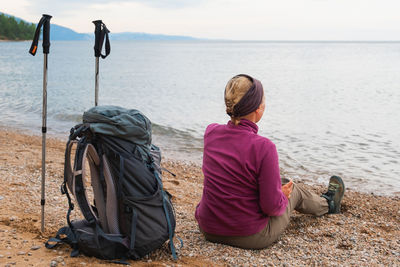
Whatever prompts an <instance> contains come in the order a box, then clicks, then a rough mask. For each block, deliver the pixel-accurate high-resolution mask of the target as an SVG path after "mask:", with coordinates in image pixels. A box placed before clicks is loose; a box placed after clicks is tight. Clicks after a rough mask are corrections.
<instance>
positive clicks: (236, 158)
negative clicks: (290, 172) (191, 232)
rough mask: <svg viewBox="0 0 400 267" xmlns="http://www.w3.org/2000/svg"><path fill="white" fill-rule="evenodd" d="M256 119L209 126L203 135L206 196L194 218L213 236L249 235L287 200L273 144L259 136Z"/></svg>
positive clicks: (285, 203) (279, 210)
mask: <svg viewBox="0 0 400 267" xmlns="http://www.w3.org/2000/svg"><path fill="white" fill-rule="evenodd" d="M257 132H258V127H257V125H256V124H255V123H253V122H251V121H248V120H244V119H242V120H241V122H240V123H239V125H237V126H235V125H234V124H233V123H232V122H230V121H229V122H228V124H226V125H220V124H210V125H209V126H208V127H207V129H206V132H205V134H204V154H203V168H202V169H203V174H204V188H203V196H202V198H201V201H200V203H199V205H198V206H197V208H196V213H195V217H196V219H197V222H198V223H199V226H200V228H201V229H202V230H203V231H205V232H206V233H209V234H215V235H223V236H248V235H253V234H256V233H258V232H260V231H261V230H262V229H263V228H264V227H265V226H266V225H267V223H268V216H279V215H282V214H283V213H284V211H285V209H286V206H287V205H288V200H287V198H286V196H285V195H284V194H283V193H282V190H281V179H280V174H279V163H278V153H277V151H276V147H275V144H274V143H272V142H271V141H270V140H269V139H267V138H265V137H262V136H260V135H258V134H257Z"/></svg>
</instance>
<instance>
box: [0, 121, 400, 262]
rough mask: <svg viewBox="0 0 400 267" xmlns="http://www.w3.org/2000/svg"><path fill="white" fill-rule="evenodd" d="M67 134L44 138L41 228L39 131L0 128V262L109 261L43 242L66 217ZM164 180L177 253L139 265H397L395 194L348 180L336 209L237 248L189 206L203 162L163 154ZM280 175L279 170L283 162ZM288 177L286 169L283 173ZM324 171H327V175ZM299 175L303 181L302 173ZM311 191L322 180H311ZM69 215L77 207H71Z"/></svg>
mask: <svg viewBox="0 0 400 267" xmlns="http://www.w3.org/2000/svg"><path fill="white" fill-rule="evenodd" d="M65 141H66V140H64V141H63V140H59V139H53V138H48V139H47V150H46V151H47V158H46V206H45V231H44V232H43V233H42V232H41V231H40V223H41V222H40V213H41V206H40V188H41V136H33V135H24V134H21V133H19V132H18V131H16V130H7V129H1V130H0V266H108V265H109V264H110V263H109V262H107V261H102V260H99V259H96V258H91V257H86V256H83V255H81V256H79V257H76V258H72V257H70V253H71V249H70V247H69V246H66V245H64V246H60V247H57V248H56V249H53V250H48V249H46V248H45V247H44V242H45V241H46V240H47V239H48V238H50V237H52V236H54V235H55V233H56V232H57V230H58V229H59V228H60V227H62V226H64V225H66V218H65V216H66V212H67V209H68V208H67V200H66V197H65V196H64V195H61V193H60V185H61V183H62V181H63V168H64V149H65ZM162 165H163V167H165V168H167V169H168V170H170V171H171V172H172V173H174V174H176V176H175V177H174V176H172V175H171V174H169V173H167V172H164V174H163V182H164V187H165V188H166V189H167V190H168V191H169V192H170V193H171V194H172V195H173V203H174V205H175V210H176V216H177V218H176V220H177V227H176V235H177V236H178V237H180V238H181V239H182V241H183V247H181V248H179V245H178V244H179V242H178V241H177V240H176V244H177V245H178V256H179V259H178V260H177V261H173V260H172V258H171V254H170V252H169V250H168V247H167V245H166V244H165V245H164V246H163V247H161V248H160V249H158V250H156V251H154V252H152V253H151V254H150V255H148V256H146V257H145V258H143V259H141V260H139V261H129V262H130V263H131V264H132V265H133V264H135V265H138V266H400V239H399V236H400V197H399V196H380V195H376V194H366V193H361V192H358V191H356V189H355V188H354V189H353V188H350V189H348V190H347V191H346V193H345V196H344V199H343V202H342V213H341V214H337V215H325V216H322V217H313V216H309V215H303V214H299V213H295V214H294V216H293V218H292V220H291V223H290V224H289V227H288V228H287V230H286V231H285V233H284V234H283V235H282V236H281V238H280V239H279V240H278V241H277V242H276V243H274V244H273V245H272V246H270V247H269V248H266V249H263V250H243V249H239V248H233V247H229V246H225V245H220V244H213V243H210V242H208V241H206V240H205V239H204V237H203V236H202V235H201V233H200V232H199V230H198V227H197V223H196V221H195V218H194V211H195V207H196V205H197V203H198V202H199V200H200V198H201V193H202V182H203V176H202V172H201V166H199V165H197V164H193V163H190V162H183V161H175V160H169V159H163V162H162ZM281 175H282V177H286V174H285V170H283V169H282V170H281ZM288 178H289V177H288ZM328 179H329V177H327V181H328ZM295 182H297V183H304V181H302V180H301V179H298V180H296V181H295ZM306 186H308V187H310V188H311V189H312V190H313V191H315V192H316V193H322V192H323V191H325V190H326V186H327V185H326V184H323V185H322V184H313V185H309V184H306ZM74 216H76V218H78V217H79V216H80V214H79V213H78V212H77V211H75V213H74Z"/></svg>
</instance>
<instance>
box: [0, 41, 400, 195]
mask: <svg viewBox="0 0 400 267" xmlns="http://www.w3.org/2000/svg"><path fill="white" fill-rule="evenodd" d="M29 47H30V42H0V125H1V127H12V128H17V129H21V130H24V131H28V132H29V133H34V134H35V133H37V134H38V135H40V134H41V132H40V129H41V116H42V115H41V114H42V113H41V112H42V111H41V109H42V71H43V54H42V48H41V47H40V49H39V51H38V54H37V55H36V56H35V57H32V56H31V55H29V54H28V49H29ZM399 71H400V43H330V42H321V43H318V42H314V43H312V42H309V43H306V42H298V43H296V42H287V43H273V42H165V41H164V42H155V41H153V42H144V41H142V42H139V41H114V42H112V44H111V55H110V56H109V57H108V58H106V59H105V60H102V59H101V60H100V96H99V104H100V105H105V104H113V105H120V106H123V107H126V108H135V109H139V110H141V111H142V112H143V113H144V114H145V115H147V116H148V117H149V118H150V120H152V122H153V135H154V138H153V139H154V143H155V144H158V145H159V146H160V147H161V148H162V149H163V151H164V155H165V156H166V157H168V158H173V159H184V160H189V161H194V162H197V163H201V157H202V135H203V133H204V129H205V127H206V126H207V125H208V124H210V123H212V122H218V123H226V122H227V120H228V116H227V115H226V114H225V112H224V102H223V91H224V87H225V84H226V82H227V81H228V80H229V79H230V78H231V77H232V76H234V75H235V74H238V73H247V74H250V75H253V76H254V77H256V78H258V79H259V80H261V81H262V83H263V85H264V89H265V93H266V100H267V108H266V113H265V114H264V117H263V119H262V120H261V121H260V122H259V128H260V130H259V133H260V134H261V135H264V136H266V137H268V138H270V139H271V140H272V141H273V142H274V143H275V144H276V145H277V148H278V152H279V156H280V165H281V167H282V168H283V169H284V170H285V172H286V173H288V175H289V176H290V177H293V178H294V179H298V178H302V179H307V180H308V181H309V182H324V183H326V182H327V180H328V178H329V176H330V175H333V174H338V175H341V176H342V177H343V178H344V180H345V182H346V184H347V186H348V187H350V188H357V189H358V190H361V191H365V192H374V193H377V194H397V195H399V194H400V119H399V112H400V75H399ZM93 105H94V56H93V43H92V42H86V41H78V42H74V41H70V42H62V41H58V42H56V41H54V42H52V43H51V48H50V54H49V71H48V134H49V135H50V136H51V135H53V136H57V137H60V138H62V139H66V138H67V135H68V132H69V129H70V128H71V127H72V126H73V125H75V124H77V123H78V122H80V120H81V115H82V113H83V111H85V110H87V109H89V108H90V107H92V106H93Z"/></svg>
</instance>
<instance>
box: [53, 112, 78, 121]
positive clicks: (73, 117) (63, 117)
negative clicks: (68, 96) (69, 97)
mask: <svg viewBox="0 0 400 267" xmlns="http://www.w3.org/2000/svg"><path fill="white" fill-rule="evenodd" d="M52 117H53V118H54V119H56V120H59V121H68V122H73V123H80V122H82V113H80V114H65V113H56V114H54V115H52Z"/></svg>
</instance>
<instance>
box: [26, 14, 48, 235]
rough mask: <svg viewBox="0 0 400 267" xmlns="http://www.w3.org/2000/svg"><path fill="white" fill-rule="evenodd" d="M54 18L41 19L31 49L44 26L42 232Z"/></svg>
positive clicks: (33, 53) (33, 48)
mask: <svg viewBox="0 0 400 267" xmlns="http://www.w3.org/2000/svg"><path fill="white" fill-rule="evenodd" d="M51 18H52V17H51V16H50V15H46V14H43V16H42V18H41V19H40V21H39V23H38V25H37V27H36V31H35V36H34V38H33V41H32V45H31V48H30V49H29V53H30V54H32V56H34V55H35V54H36V51H37V46H38V42H39V36H40V29H41V27H42V25H43V40H42V46H43V56H44V57H43V58H44V59H43V109H42V192H41V193H42V194H41V200H40V205H41V206H42V219H41V231H42V233H43V232H44V205H45V202H46V200H45V179H46V166H45V165H46V132H47V126H46V119H47V118H46V117H47V55H48V54H49V53H50V19H51Z"/></svg>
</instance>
